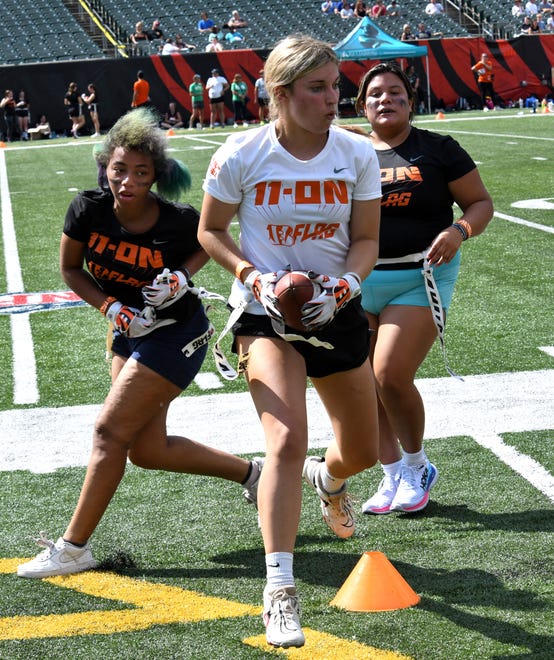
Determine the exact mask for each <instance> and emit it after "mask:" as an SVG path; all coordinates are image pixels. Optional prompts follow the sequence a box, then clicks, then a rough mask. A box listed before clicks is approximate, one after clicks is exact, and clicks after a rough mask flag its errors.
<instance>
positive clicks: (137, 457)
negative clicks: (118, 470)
mask: <svg viewBox="0 0 554 660" xmlns="http://www.w3.org/2000/svg"><path fill="white" fill-rule="evenodd" d="M127 457H128V458H129V460H130V461H131V463H132V464H133V465H136V466H137V467H139V468H142V469H143V470H153V469H154V462H153V460H152V456H151V454H150V452H149V451H148V450H147V449H146V448H145V447H142V446H141V445H138V446H135V445H133V446H132V447H130V449H129V451H128V452H127Z"/></svg>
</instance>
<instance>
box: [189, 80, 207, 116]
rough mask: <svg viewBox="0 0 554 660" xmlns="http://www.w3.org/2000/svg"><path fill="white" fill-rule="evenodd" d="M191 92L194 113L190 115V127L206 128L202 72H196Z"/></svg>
mask: <svg viewBox="0 0 554 660" xmlns="http://www.w3.org/2000/svg"><path fill="white" fill-rule="evenodd" d="M189 94H190V97H191V103H192V114H191V115H190V124H189V128H195V125H196V124H199V128H204V84H203V83H202V78H201V77H200V74H198V73H195V74H194V76H193V78H192V82H191V84H190V85H189Z"/></svg>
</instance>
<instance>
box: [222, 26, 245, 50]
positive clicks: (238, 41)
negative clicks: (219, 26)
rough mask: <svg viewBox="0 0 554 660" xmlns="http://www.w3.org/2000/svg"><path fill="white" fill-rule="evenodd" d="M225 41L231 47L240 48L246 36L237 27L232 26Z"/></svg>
mask: <svg viewBox="0 0 554 660" xmlns="http://www.w3.org/2000/svg"><path fill="white" fill-rule="evenodd" d="M225 41H226V42H227V44H228V45H229V46H230V47H231V48H240V46H241V45H242V44H243V43H244V36H243V35H242V34H241V33H240V32H239V31H238V29H237V28H231V29H230V30H229V32H227V34H226V35H225Z"/></svg>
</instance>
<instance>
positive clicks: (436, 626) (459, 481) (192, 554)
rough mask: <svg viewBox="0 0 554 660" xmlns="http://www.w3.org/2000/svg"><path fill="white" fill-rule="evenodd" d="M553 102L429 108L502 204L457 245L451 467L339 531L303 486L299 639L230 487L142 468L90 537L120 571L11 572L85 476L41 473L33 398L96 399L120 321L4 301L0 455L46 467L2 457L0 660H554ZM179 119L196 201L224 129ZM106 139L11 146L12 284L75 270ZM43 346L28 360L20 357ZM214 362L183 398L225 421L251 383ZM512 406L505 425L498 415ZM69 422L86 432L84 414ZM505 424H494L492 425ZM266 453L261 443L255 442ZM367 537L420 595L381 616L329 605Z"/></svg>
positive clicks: (220, 283)
mask: <svg viewBox="0 0 554 660" xmlns="http://www.w3.org/2000/svg"><path fill="white" fill-rule="evenodd" d="M553 117H554V116H553V115H542V114H537V115H531V114H527V113H526V114H523V115H519V114H518V113H517V111H508V110H505V111H500V112H498V113H488V114H484V113H478V112H467V113H456V114H452V115H449V114H447V115H446V118H445V119H444V120H441V121H435V120H434V118H433V117H426V118H425V117H424V118H418V120H417V123H418V124H419V125H420V126H422V127H424V128H429V129H430V130H437V131H440V132H445V133H450V134H451V135H452V136H453V137H455V138H456V139H457V140H458V141H459V142H460V143H461V144H462V145H463V146H464V147H465V148H466V149H467V150H468V151H469V152H470V154H471V155H472V156H473V158H474V159H475V160H476V161H477V162H478V163H479V167H480V171H481V174H482V177H483V179H484V181H485V184H486V185H487V187H488V188H489V191H490V192H491V194H492V196H493V200H494V203H495V212H496V215H495V218H494V219H493V221H492V222H491V224H490V225H489V228H488V229H487V231H486V232H485V234H484V235H482V236H481V237H478V238H475V239H471V240H470V241H468V242H467V243H464V245H463V264H462V273H461V276H460V279H459V282H458V285H457V289H456V292H455V296H454V301H453V304H452V308H451V312H450V316H449V319H448V325H447V347H448V354H449V360H450V364H451V366H452V367H453V369H454V370H455V371H456V372H457V373H459V374H460V375H462V376H464V377H465V378H466V382H465V383H464V384H460V385H459V387H460V388H461V389H460V400H461V401H462V400H463V405H460V407H459V409H456V407H454V408H445V409H444V410H443V411H441V410H440V408H436V407H434V408H432V412H431V409H430V410H429V413H430V414H429V417H430V419H429V420H428V423H429V426H430V427H433V425H435V424H436V423H437V422H439V421H440V419H438V418H439V417H440V416H441V415H442V414H444V415H447V416H448V420H446V421H447V424H446V426H445V428H446V427H447V428H448V431H445V434H444V435H440V433H438V432H434V431H433V433H431V432H430V435H429V439H428V440H427V442H426V448H427V451H428V453H429V455H430V456H431V458H432V460H433V462H434V463H436V464H437V465H438V466H439V469H440V472H441V478H440V480H439V482H438V484H437V486H436V488H435V489H434V490H433V497H432V502H431V504H430V505H429V507H428V508H427V510H426V511H425V512H424V513H422V514H419V515H413V516H408V515H397V514H392V515H390V516H382V517H366V516H361V515H360V516H359V520H358V530H357V533H356V535H355V537H354V538H353V539H351V540H349V541H347V542H343V541H340V540H338V539H335V538H332V537H331V536H330V534H329V533H328V531H327V528H326V527H325V525H324V524H323V522H322V520H321V518H320V514H319V508H318V506H317V503H316V501H315V497H314V496H313V493H311V492H309V491H308V489H307V488H306V490H305V493H304V506H303V514H302V520H301V524H300V529H299V536H298V543H297V553H296V556H295V574H296V576H297V583H298V586H299V589H300V592H301V596H302V607H303V617H302V623H303V626H304V627H305V628H306V629H309V633H308V635H307V637H308V641H307V644H306V646H305V647H304V649H300V650H294V651H289V652H287V653H285V652H283V651H280V652H277V651H272V650H271V649H269V647H267V646H265V644H264V636H263V627H262V624H261V621H260V617H259V609H260V603H261V591H262V589H263V585H264V571H263V548H262V543H261V536H260V534H259V531H258V528H257V525H256V515H255V511H253V510H252V508H251V507H248V506H247V505H246V504H245V503H244V502H243V501H242V498H241V497H240V488H239V487H238V486H237V485H236V484H231V483H226V482H225V483H223V482H220V481H218V480H213V479H208V478H203V477H193V476H182V475H174V474H165V473H159V472H145V471H141V470H139V469H137V468H134V467H130V468H129V469H128V473H127V475H126V478H125V479H124V481H123V483H122V485H121V488H120V490H119V491H118V494H117V495H116V497H115V499H114V501H113V502H112V504H111V505H110V508H109V510H108V512H107V514H106V516H105V517H104V519H103V520H102V522H101V524H100V526H99V528H98V530H97V532H96V533H95V535H94V539H93V546H94V550H95V555H97V556H98V558H99V559H101V560H106V563H105V567H106V569H111V570H112V571H115V572H114V573H113V574H112V573H106V575H104V573H102V574H100V573H90V574H85V575H84V576H83V577H82V578H79V579H77V578H78V576H74V577H68V578H61V579H55V580H52V581H44V580H41V581H27V580H22V579H20V578H17V577H16V576H15V574H14V570H15V566H16V564H17V558H23V557H29V556H32V555H33V554H35V547H34V545H33V543H32V542H31V541H30V540H29V537H30V536H31V535H33V534H37V533H38V531H39V530H41V529H46V530H47V531H49V533H50V534H51V535H54V536H55V535H59V534H60V533H61V532H62V531H63V529H64V528H65V525H66V523H67V520H68V517H69V515H70V513H71V511H72V509H73V506H74V504H75V501H76V497H77V494H78V491H79V488H80V484H81V481H82V478H83V474H84V468H83V467H65V468H61V469H58V470H56V471H55V472H51V473H50V472H48V473H42V474H40V473H36V471H34V466H36V464H37V462H38V463H40V458H41V455H48V454H49V451H51V447H52V443H53V442H54V441H55V440H57V438H52V437H51V434H49V432H48V429H49V428H50V427H49V425H48V419H44V418H42V420H41V421H40V422H36V421H35V420H36V417H34V416H33V415H34V414H35V413H37V412H38V411H40V410H42V409H48V410H49V412H48V414H49V415H53V416H55V415H56V409H57V408H61V407H64V409H65V407H67V406H82V405H94V406H97V405H98V404H100V403H101V402H102V400H103V397H104V396H105V393H106V391H107V388H108V371H107V366H106V362H105V361H104V359H103V357H104V338H105V329H106V327H105V321H104V320H103V319H102V318H101V317H100V315H99V314H98V313H97V312H96V311H95V310H92V309H90V308H86V307H77V308H69V309H58V310H55V311H44V312H37V313H32V314H28V315H23V314H2V313H0V360H1V361H0V364H1V365H2V373H3V379H2V382H3V387H2V389H1V390H0V426H1V427H2V428H0V466H2V465H3V464H2V463H1V461H2V454H6V453H7V452H8V449H9V450H10V451H12V452H13V451H14V447H15V449H16V451H15V453H17V450H18V448H19V447H21V450H20V451H21V453H25V454H24V457H23V466H25V465H26V463H25V461H26V460H28V465H29V468H30V469H31V470H33V471H28V470H26V469H22V467H21V465H20V464H18V469H16V470H15V471H12V470H11V469H9V468H7V467H3V468H2V467H0V479H1V481H2V489H1V491H0V492H1V495H0V658H1V659H2V660H4V659H10V660H11V659H12V658H14V659H15V658H17V659H21V660H24V659H25V660H26V659H27V658H55V659H57V658H69V659H70V660H73V659H77V658H79V659H80V658H87V659H89V658H117V659H120V658H121V659H127V658H128V659H135V658H152V659H165V658H168V659H169V658H172V659H173V658H175V659H182V658H183V659H184V658H195V659H199V660H204V659H206V660H212V659H221V660H227V659H229V658H234V659H236V660H238V659H240V660H242V659H245V660H249V659H251V658H252V659H253V658H271V657H290V658H301V659H320V658H321V659H323V658H329V659H335V658H337V659H339V658H340V659H342V658H345V659H361V658H391V659H392V658H399V657H411V658H417V659H418V660H428V659H429V660H431V659H441V660H442V659H444V660H450V659H457V658H464V659H465V658H475V659H486V658H491V659H492V658H494V659H505V658H506V659H507V658H541V659H544V660H548V659H550V658H552V657H554V642H553V637H552V632H553V627H552V621H553V614H552V612H553V611H554V508H553V501H554V486H553V483H554V482H553V474H554V457H553V456H554V453H553V444H554V419H553V412H552V409H553V407H554V406H553V405H552V403H553V402H554V389H551V385H552V382H553V378H552V372H553V369H554V332H553V328H554V304H553V303H554V295H553V292H552V291H553V285H552V282H553V281H554V256H553V254H554V196H553V195H554V192H553V191H554V118H553ZM240 130H249V129H240ZM177 133H178V134H177V136H176V137H174V138H172V139H171V141H170V148H171V149H172V150H173V152H174V155H175V157H178V158H180V159H182V160H183V161H185V162H186V163H187V164H188V166H189V167H190V169H191V171H192V173H193V190H192V192H191V194H190V197H189V198H188V199H187V201H190V203H192V204H193V205H195V206H197V207H198V208H199V207H200V204H201V198H202V193H201V182H202V178H203V174H204V172H205V170H206V168H207V165H208V162H209V159H210V156H211V154H212V153H213V151H214V150H215V148H216V147H217V146H218V144H221V142H222V141H223V139H224V137H225V133H224V132H222V131H207V130H204V131H180V132H179V131H178V132H177ZM91 144H92V143H91V141H90V140H88V139H87V138H83V139H79V140H73V141H68V140H52V141H48V142H41V143H38V144H37V145H35V144H33V145H19V144H14V145H13V146H9V147H8V148H6V149H2V151H1V153H0V193H1V196H2V197H1V199H2V230H3V231H2V247H3V249H2V251H1V253H0V294H1V293H15V292H18V291H25V292H28V293H35V292H36V293H40V292H44V291H59V290H63V289H65V286H64V285H63V283H62V280H61V278H60V275H59V272H58V257H57V250H58V243H59V237H60V233H61V229H62V225H63V217H64V214H65V210H66V208H67V206H68V204H69V202H70V200H71V198H72V197H73V195H74V194H75V192H76V191H77V190H79V189H82V188H87V187H94V186H95V184H96V169H95V165H94V163H93V160H92V146H91ZM9 202H11V205H10V203H9ZM12 221H13V229H14V231H15V236H12V235H10V232H9V230H10V224H11V222H12ZM14 264H15V265H16V266H17V267H18V268H19V273H18V272H16V271H17V268H14ZM7 271H8V272H7ZM18 276H19V280H18ZM18 282H19V283H20V284H21V286H20V287H17V284H18ZM197 282H198V283H200V284H202V285H204V286H206V287H207V288H209V289H212V290H215V291H218V292H220V293H222V294H226V293H227V292H228V289H229V286H230V276H229V274H227V273H224V272H222V271H221V269H220V268H219V267H217V266H215V265H213V264H209V265H208V266H207V267H206V268H205V269H204V271H202V273H201V275H200V276H199V277H198V278H197ZM1 300H2V296H0V302H1ZM0 312H1V306H0ZM15 317H18V318H17V320H14V319H15ZM24 317H25V318H24ZM213 320H214V323H215V325H216V327H217V329H218V330H220V329H221V328H222V326H223V325H224V323H225V320H226V315H225V313H224V311H223V310H222V309H219V310H216V312H215V313H214V316H213ZM16 322H17V324H16ZM25 322H26V323H27V326H28V329H29V336H28V337H27V338H26V334H25V331H26V327H27V326H25ZM26 342H27V343H26ZM18 351H22V352H21V353H20V352H18ZM30 354H34V358H35V366H34V370H33V369H30V366H29V365H30V364H31V365H32V363H29V362H28V360H26V359H24V358H28V357H29V355H30ZM202 373H203V374H205V375H210V374H211V375H212V380H211V381H208V382H211V383H216V384H217V386H216V385H213V388H212V386H206V385H205V383H204V381H199V382H198V383H196V384H194V385H193V386H191V388H190V389H189V390H188V392H187V394H186V397H184V398H185V399H186V405H187V406H188V405H190V406H191V407H193V408H194V405H195V403H194V402H195V397H201V398H202V397H205V396H207V395H214V396H215V401H214V402H213V404H212V405H213V410H214V411H213V419H214V424H215V423H216V420H217V406H218V403H217V398H218V397H219V400H220V401H221V402H223V401H226V400H227V399H226V397H227V395H229V394H231V393H240V392H244V391H245V387H244V383H243V382H242V381H240V380H239V381H235V382H233V383H224V382H222V381H221V380H219V382H218V379H217V375H216V369H215V367H214V363H213V360H212V359H211V356H210V357H209V358H208V359H207V361H206V363H205V365H204V368H203V371H202ZM499 374H501V375H502V376H498V375H499ZM419 376H420V378H421V379H422V384H424V385H426V387H427V388H429V389H433V388H435V389H436V388H441V387H443V386H444V387H445V388H447V387H449V388H452V387H453V385H452V384H451V383H452V382H454V381H453V379H448V378H446V373H445V370H444V365H443V361H442V355H441V351H440V348H439V346H438V344H437V345H436V346H435V347H434V348H433V350H432V351H431V354H430V356H429V358H428V360H427V361H426V362H425V364H424V365H423V367H422V369H421V372H420V374H419ZM474 377H475V378H476V379H477V380H478V381H479V383H484V386H483V388H484V389H477V385H476V383H477V380H475V381H474V380H473V379H474ZM430 379H436V380H432V381H431V380H430ZM521 382H524V383H525V385H521ZM16 383H19V387H20V388H22V389H19V390H18V389H17V386H16ZM22 384H23V385H22ZM431 385H432V387H430V386H431ZM31 386H33V387H34V391H35V393H36V395H35V397H34V398H33V396H31V395H29V392H30V389H31ZM487 386H488V388H489V390H490V392H487V389H486V388H487ZM28 388H29V389H28ZM549 388H550V389H549ZM482 392H486V396H490V397H491V401H492V400H494V401H495V402H496V413H495V414H496V416H495V417H494V422H491V424H490V428H489V426H487V417H486V415H484V416H483V420H484V421H483V424H484V428H483V437H482V438H480V437H477V435H478V432H477V431H475V432H474V431H472V432H470V431H469V430H468V429H470V427H471V421H472V420H471V419H470V417H471V415H472V414H474V413H473V412H472V411H474V410H476V409H477V408H479V410H480V413H479V414H482V409H483V408H485V411H486V405H483V400H482V399H481V398H480V397H482V396H485V395H483V394H482ZM477 393H479V395H477ZM26 396H27V399H26ZM472 397H473V399H472ZM198 400H200V398H199V399H198ZM537 400H540V401H541V402H542V401H546V404H544V405H542V404H541V405H540V406H537V404H536V401H537ZM221 405H223V403H221ZM479 406H480V407H479ZM502 408H504V410H505V418H506V419H507V420H510V421H509V423H508V422H506V424H502V423H501V422H500V421H498V420H499V419H501V417H502V415H500V416H498V409H500V411H501V412H502ZM23 411H24V412H25V414H28V415H29V417H28V419H29V426H30V427H31V431H30V434H31V435H32V437H33V440H34V442H33V444H32V445H31V447H30V448H29V445H28V443H26V444H23V443H21V444H20V438H19V437H18V436H17V435H14V434H13V433H10V432H9V429H10V428H11V427H10V426H9V424H10V420H11V416H12V415H14V414H15V413H17V414H23ZM60 414H63V413H60ZM475 414H477V413H475ZM491 414H492V413H491ZM458 415H459V417H458ZM47 416H48V415H47ZM76 419H77V420H78V416H77V418H76ZM72 423H73V424H75V434H76V435H79V434H81V433H82V432H83V430H84V431H85V432H87V433H88V431H87V429H82V428H79V424H78V421H77V422H75V419H73V421H72ZM495 424H498V428H495V426H494V425H495ZM33 425H34V426H33ZM457 427H458V429H459V430H456V429H457ZM485 427H486V428H485ZM6 429H8V431H6ZM68 430H69V431H71V429H68ZM183 432H186V430H185V429H184V430H183ZM227 432H228V434H230V435H232V434H236V435H237V434H241V433H244V432H245V429H244V428H242V429H241V427H240V425H239V426H237V427H236V428H230V429H227ZM252 433H253V435H256V429H254V430H253V432H252ZM495 433H497V434H498V437H499V439H496V438H492V439H491V437H490V436H491V435H494V434H495ZM258 437H259V438H260V437H261V433H258ZM489 441H490V446H489V445H487V442H489ZM491 447H492V449H491ZM312 451H314V452H315V451H316V450H315V448H313V449H312ZM495 452H496V453H495ZM518 452H519V453H518ZM251 453H252V454H254V453H263V446H262V444H261V441H260V444H259V445H258V447H257V448H256V447H252V449H251ZM528 459H529V461H530V462H529V463H528V462H527V460H528ZM510 461H512V463H510ZM510 464H511V465H512V467H510ZM514 464H515V466H516V468H515V469H517V468H518V465H519V464H521V467H522V469H521V471H520V472H521V473H519V472H516V471H514V469H512V468H514ZM536 466H538V467H539V468H542V472H541V471H540V470H539V469H538V468H537V467H536ZM2 470H3V471H2ZM380 477H381V472H380V470H379V469H374V470H370V471H368V472H367V473H365V474H362V475H358V476H356V477H355V478H354V479H352V480H351V488H350V489H351V491H352V494H353V495H354V497H355V498H356V499H357V500H358V502H359V504H361V503H362V502H363V501H364V500H365V499H366V498H367V497H368V496H369V494H371V493H372V492H373V490H374V489H375V487H376V486H377V484H378V482H379V480H380ZM367 551H380V552H382V553H384V554H385V555H386V557H387V558H388V559H389V560H390V562H391V563H392V565H393V567H394V569H395V570H396V571H398V572H399V573H400V574H401V575H402V576H403V577H404V579H405V580H406V581H407V582H408V583H409V585H410V586H411V588H412V589H413V590H415V592H417V594H419V596H420V597H421V601H420V603H419V605H417V606H416V607H412V608H408V609H398V610H394V611H390V612H377V613H375V612H364V613H354V612H349V611H344V610H340V609H337V608H334V607H331V606H330V605H329V603H330V601H331V600H332V598H333V597H334V596H335V594H336V593H337V591H338V590H339V589H340V587H341V586H342V585H343V583H344V581H345V580H346V578H347V577H348V576H349V574H350V573H351V571H352V570H353V568H354V567H355V566H356V564H357V563H358V561H359V560H360V558H361V557H362V555H363V554H364V553H365V552H367ZM91 576H92V577H91ZM367 589H368V590H371V589H372V585H371V584H369V583H368V584H367Z"/></svg>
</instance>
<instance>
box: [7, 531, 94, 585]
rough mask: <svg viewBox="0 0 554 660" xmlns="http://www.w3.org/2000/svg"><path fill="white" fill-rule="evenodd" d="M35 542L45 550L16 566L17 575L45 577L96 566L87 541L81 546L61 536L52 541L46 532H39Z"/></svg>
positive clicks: (68, 573)
mask: <svg viewBox="0 0 554 660" xmlns="http://www.w3.org/2000/svg"><path fill="white" fill-rule="evenodd" d="M36 542H37V543H38V544H39V545H40V546H43V547H44V548H45V550H43V551H42V552H41V553H40V554H38V555H37V556H36V557H35V558H34V559H31V561H28V562H27V563H25V564H20V565H19V566H18V567H17V574H18V575H19V577H26V578H45V577H52V576H54V575H70V574H71V573H80V572H81V571H88V570H90V569H92V568H96V567H97V566H98V562H97V561H96V560H95V559H94V558H93V556H92V552H91V549H90V545H89V544H88V543H87V544H86V545H85V546H84V547H83V548H79V547H77V546H76V545H73V543H69V542H68V541H64V540H63V538H61V537H60V538H59V539H58V540H57V541H56V543H54V541H50V540H49V539H48V538H47V537H46V532H40V538H38V539H36Z"/></svg>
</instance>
